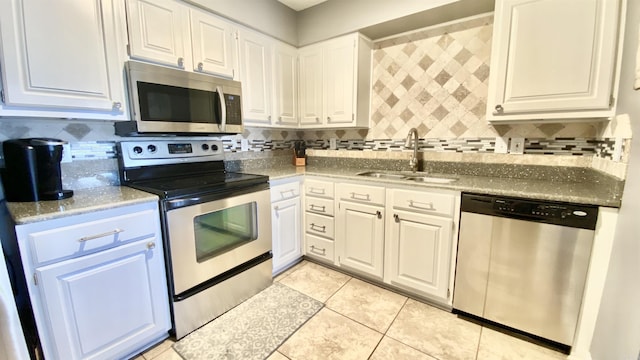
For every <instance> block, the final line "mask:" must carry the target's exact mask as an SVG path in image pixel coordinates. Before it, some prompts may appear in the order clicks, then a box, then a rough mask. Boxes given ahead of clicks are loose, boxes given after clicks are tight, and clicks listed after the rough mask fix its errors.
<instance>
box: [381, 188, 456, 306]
mask: <svg viewBox="0 0 640 360" xmlns="http://www.w3.org/2000/svg"><path fill="white" fill-rule="evenodd" d="M387 204H388V206H387V218H386V236H385V273H384V281H385V282H386V283H388V284H391V285H393V286H397V287H400V288H402V289H404V290H407V291H410V292H412V293H415V294H417V295H420V296H423V297H427V298H430V299H433V300H436V301H438V302H440V303H443V304H447V305H451V296H450V295H451V290H452V289H453V269H454V266H453V264H455V252H456V250H455V249H456V248H457V247H456V243H457V227H458V226H457V224H458V218H459V207H460V196H459V193H453V192H436V191H435V190H428V191H420V190H407V189H389V190H388V191H387Z"/></svg>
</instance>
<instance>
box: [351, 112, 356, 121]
mask: <svg viewBox="0 0 640 360" xmlns="http://www.w3.org/2000/svg"><path fill="white" fill-rule="evenodd" d="M351 121H356V114H353V113H352V114H351Z"/></svg>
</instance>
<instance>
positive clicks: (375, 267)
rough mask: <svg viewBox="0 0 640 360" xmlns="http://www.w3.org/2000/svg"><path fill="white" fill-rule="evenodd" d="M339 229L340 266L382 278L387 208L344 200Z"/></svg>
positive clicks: (338, 221) (337, 236)
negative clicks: (385, 213)
mask: <svg viewBox="0 0 640 360" xmlns="http://www.w3.org/2000/svg"><path fill="white" fill-rule="evenodd" d="M336 227H337V233H336V239H335V242H336V247H337V251H338V262H339V265H340V266H345V267H349V268H352V269H355V270H359V271H362V272H365V273H367V274H370V275H372V276H374V277H376V278H379V279H382V274H383V271H382V270H383V251H384V209H383V208H382V207H378V206H371V205H364V204H356V203H350V202H345V201H341V202H340V203H339V206H338V216H337V217H336Z"/></svg>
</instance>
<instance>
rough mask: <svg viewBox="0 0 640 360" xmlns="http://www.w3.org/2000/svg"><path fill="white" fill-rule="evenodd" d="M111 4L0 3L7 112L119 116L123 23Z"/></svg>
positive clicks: (92, 0) (73, 0) (86, 0)
mask: <svg viewBox="0 0 640 360" xmlns="http://www.w3.org/2000/svg"><path fill="white" fill-rule="evenodd" d="M116 4H117V2H116V3H114V2H112V1H110V0H103V1H100V0H67V1H64V2H58V1H33V0H1V1H0V8H2V11H0V33H1V41H2V75H3V93H4V102H5V105H6V106H7V109H9V108H12V107H22V108H23V109H24V107H28V108H35V109H54V111H55V110H56V109H57V110H64V109H79V110H94V111H100V112H101V113H103V114H104V113H110V115H112V118H114V119H122V118H124V113H123V110H124V108H125V106H124V82H123V78H122V61H123V59H122V55H121V54H122V53H123V52H122V50H123V49H121V48H122V47H123V46H124V44H123V43H124V42H123V41H121V40H122V39H121V38H120V37H119V36H118V35H121V33H119V32H118V31H120V30H123V29H120V28H119V27H118V25H124V24H120V23H119V22H118V20H119V18H120V17H121V16H122V15H121V14H120V13H119V12H118V9H121V8H120V7H119V6H118V5H116ZM3 113H4V111H3ZM113 116H115V117H113ZM89 117H91V116H89ZM103 118H104V115H103Z"/></svg>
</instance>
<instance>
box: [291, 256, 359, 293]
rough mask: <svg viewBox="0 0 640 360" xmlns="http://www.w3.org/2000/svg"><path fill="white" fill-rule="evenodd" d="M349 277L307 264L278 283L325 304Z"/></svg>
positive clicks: (319, 266)
mask: <svg viewBox="0 0 640 360" xmlns="http://www.w3.org/2000/svg"><path fill="white" fill-rule="evenodd" d="M350 278H351V277H350V276H347V275H345V274H342V273H339V272H337V271H334V270H331V269H328V268H326V267H324V266H321V265H318V264H314V263H312V262H307V264H306V265H303V266H301V267H300V268H299V269H297V270H295V271H293V272H292V273H291V274H289V276H287V277H285V278H283V279H282V280H280V283H281V284H283V285H286V286H288V287H290V288H292V289H295V290H298V291H300V292H301V293H303V294H306V295H308V296H311V297H312V298H314V299H316V300H318V301H322V302H325V301H327V299H328V298H329V297H330V296H331V295H333V294H334V293H335V292H336V291H338V289H340V288H341V287H342V285H344V284H345V283H346V282H347V281H349V279H350Z"/></svg>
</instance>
